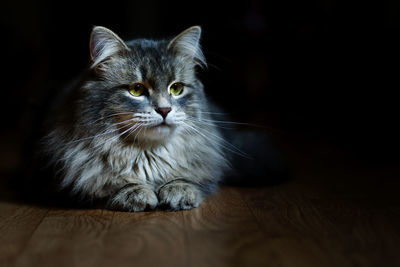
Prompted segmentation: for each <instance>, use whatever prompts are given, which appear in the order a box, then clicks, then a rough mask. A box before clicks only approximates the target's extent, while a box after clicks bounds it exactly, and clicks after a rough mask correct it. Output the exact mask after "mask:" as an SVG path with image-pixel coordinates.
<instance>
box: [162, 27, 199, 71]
mask: <svg viewBox="0 0 400 267" xmlns="http://www.w3.org/2000/svg"><path fill="white" fill-rule="evenodd" d="M200 37H201V28H200V26H193V27H190V28H189V29H187V30H185V31H183V32H182V33H181V34H179V35H178V36H176V37H175V38H174V39H172V41H171V42H170V43H169V44H168V49H171V50H173V51H174V52H175V53H177V54H178V55H180V56H183V57H185V58H187V59H189V60H192V61H193V62H194V63H195V64H196V65H200V66H202V67H206V66H207V63H206V59H205V58H204V55H203V52H202V51H201V47H200Z"/></svg>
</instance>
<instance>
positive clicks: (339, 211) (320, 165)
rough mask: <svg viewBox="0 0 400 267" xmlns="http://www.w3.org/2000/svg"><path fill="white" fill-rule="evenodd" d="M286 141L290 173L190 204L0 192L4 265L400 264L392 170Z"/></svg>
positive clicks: (399, 219) (398, 203)
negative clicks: (97, 203) (32, 200)
mask: <svg viewBox="0 0 400 267" xmlns="http://www.w3.org/2000/svg"><path fill="white" fill-rule="evenodd" d="M283 149H284V150H285V151H286V155H287V157H288V160H289V162H290V163H291V166H292V168H293V177H292V178H291V179H290V180H289V181H287V182H285V183H283V184H281V185H278V186H272V187H263V188H239V187H223V188H221V190H220V191H219V193H218V194H216V195H214V196H212V197H210V198H208V199H207V200H206V202H205V203H203V204H202V205H201V206H200V207H199V208H197V209H194V210H191V211H181V212H162V211H157V212H145V213H124V212H112V211H108V210H103V209H88V210H71V209H60V208H50V207H38V206H33V205H30V204H24V203H18V202H16V201H12V200H10V199H7V198H2V199H3V200H1V202H0V266H2V267H3V266H57V267H61V266H96V267H100V266H111V267H117V266H185V267H188V266H295V267H301V266H304V267H313V266H326V267H329V266H340V267H345V266H385V267H388V266H400V198H399V185H400V183H399V181H398V179H397V178H399V177H395V176H396V175H398V174H399V172H398V170H395V169H372V168H366V167H365V166H363V164H362V163H360V162H357V161H354V160H352V159H347V157H350V156H348V155H346V154H340V153H341V152H340V151H336V150H335V149H334V148H327V147H324V146H321V145H319V144H316V143H313V144H309V143H307V142H300V143H299V142H294V143H293V142H286V141H285V142H283ZM332 155H335V156H334V157H333V156H332ZM350 158H351V157H350Z"/></svg>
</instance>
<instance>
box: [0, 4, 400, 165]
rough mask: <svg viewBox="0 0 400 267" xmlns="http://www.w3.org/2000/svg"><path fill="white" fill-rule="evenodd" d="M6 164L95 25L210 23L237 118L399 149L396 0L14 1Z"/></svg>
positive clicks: (4, 30) (6, 35) (354, 145)
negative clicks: (379, 1)
mask: <svg viewBox="0 0 400 267" xmlns="http://www.w3.org/2000/svg"><path fill="white" fill-rule="evenodd" d="M1 5H2V8H1V13H2V14H1V16H0V17H1V36H2V38H1V40H2V41H1V45H2V49H1V52H2V65H3V70H2V77H3V79H2V82H1V90H2V91H1V93H2V98H1V99H2V101H1V105H0V112H1V121H2V123H1V128H2V129H1V146H2V157H1V158H2V159H1V169H2V170H4V171H5V172H8V171H12V170H16V169H18V168H19V167H20V166H21V164H22V165H23V164H24V162H23V161H22V162H21V156H22V155H24V153H30V151H29V149H28V148H29V147H30V144H31V143H32V142H33V140H35V138H36V136H35V133H37V132H38V128H39V127H40V124H39V122H40V118H41V117H42V116H43V112H42V111H43V110H45V106H47V105H48V99H50V97H51V95H53V94H54V93H55V92H56V91H57V90H60V88H62V87H63V86H64V84H65V83H67V82H68V81H70V80H71V79H73V78H74V77H76V76H77V75H78V74H79V73H80V72H81V71H82V70H83V69H84V68H85V67H86V66H87V64H88V59H89V51H88V41H89V34H90V31H91V28H92V27H93V26H94V25H102V26H105V27H108V28H110V29H111V30H113V31H115V32H116V33H117V34H118V35H120V36H121V37H122V38H123V39H125V40H129V39H132V38H136V37H148V38H159V37H170V36H173V35H176V34H178V33H179V32H181V31H183V30H184V29H186V28H187V27H189V26H192V25H201V26H202V28H203V38H202V46H203V49H204V51H205V55H206V58H207V60H208V62H209V69H208V70H207V71H204V72H202V73H201V76H202V79H203V81H204V83H205V85H206V90H207V94H208V95H209V96H210V98H211V99H213V100H214V101H215V102H217V103H218V104H220V105H221V106H223V107H224V108H225V109H226V110H227V112H229V113H230V114H232V117H233V119H234V120H236V121H244V122H251V123H257V124H260V125H264V126H268V127H270V129H271V132H274V133H278V134H279V133H284V134H289V135H294V136H301V137H305V138H309V139H310V140H322V141H324V142H327V143H330V144H332V145H333V146H337V147H339V148H341V149H343V150H344V151H346V152H348V153H352V154H353V155H354V156H355V157H356V158H358V159H360V160H362V161H364V162H365V163H366V164H372V165H374V164H396V163H397V160H398V159H399V157H398V154H399V153H398V149H399V147H400V146H399V141H398V136H399V131H398V130H397V125H398V123H399V119H398V105H399V104H398V97H397V96H396V91H398V90H399V86H398V83H397V76H398V65H399V61H398V57H397V56H398V50H399V47H400V46H399V36H400V20H399V11H400V4H399V3H398V2H396V1H394V0H393V1H389V2H387V3H386V4H385V5H384V6H383V9H382V6H379V7H377V6H373V5H371V6H367V4H359V5H352V4H350V3H349V2H348V1H343V2H338V1H335V0H323V1H293V2H288V1H257V0H254V1H240V0H238V1H227V2H221V1H155V0H141V1H108V2H106V3H100V2H99V1H88V2H84V1H80V2H73V1H7V2H5V3H4V2H3V3H2V4H1Z"/></svg>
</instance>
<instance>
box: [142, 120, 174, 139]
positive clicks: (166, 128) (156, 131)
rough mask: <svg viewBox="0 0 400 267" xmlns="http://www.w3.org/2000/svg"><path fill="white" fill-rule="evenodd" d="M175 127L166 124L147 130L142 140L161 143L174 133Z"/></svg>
mask: <svg viewBox="0 0 400 267" xmlns="http://www.w3.org/2000/svg"><path fill="white" fill-rule="evenodd" d="M174 128H175V127H172V126H170V125H166V124H160V125H157V126H153V127H148V128H146V131H144V133H143V135H142V136H141V139H146V140H147V141H155V142H160V141H163V140H165V139H167V138H168V137H169V136H170V135H171V133H172V132H173V131H174Z"/></svg>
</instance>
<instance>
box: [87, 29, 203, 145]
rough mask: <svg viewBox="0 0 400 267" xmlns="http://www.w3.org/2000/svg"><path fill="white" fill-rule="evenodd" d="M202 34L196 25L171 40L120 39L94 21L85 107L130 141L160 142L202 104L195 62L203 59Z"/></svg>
mask: <svg viewBox="0 0 400 267" xmlns="http://www.w3.org/2000/svg"><path fill="white" fill-rule="evenodd" d="M200 35H201V28H200V27H198V26H195V27H191V28H189V29H187V30H185V31H184V32H182V33H181V34H179V35H178V36H176V37H175V38H171V39H169V40H159V41H154V40H147V39H137V40H133V41H129V42H124V41H123V40H122V39H121V38H119V37H118V36H117V35H116V34H115V33H113V32H112V31H110V30H109V29H106V28H104V27H95V28H94V29H93V31H92V34H91V38H90V56H91V67H90V69H91V72H92V73H93V74H94V78H93V79H91V80H90V81H88V82H87V83H86V85H85V86H84V87H83V89H84V90H85V100H84V101H85V105H89V106H90V107H88V108H87V110H86V111H85V112H84V113H86V114H90V116H89V117H90V120H96V121H97V122H99V123H104V125H106V126H107V127H108V129H109V130H110V131H114V133H115V135H117V134H118V135H119V137H121V138H124V140H131V141H136V140H138V141H141V142H143V141H147V142H160V141H163V140H166V139H167V138H169V137H171V136H173V135H174V134H181V133H182V132H183V130H184V129H185V127H186V128H187V127H192V126H190V125H191V122H193V121H195V120H196V119H198V117H199V116H200V114H201V111H200V110H201V108H202V105H204V93H203V86H202V84H201V82H200V81H199V80H198V79H197V77H196V73H195V69H196V66H205V65H206V63H205V59H204V56H203V53H202V51H201V49H200V45H199V40H200ZM96 117H97V118H96Z"/></svg>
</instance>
